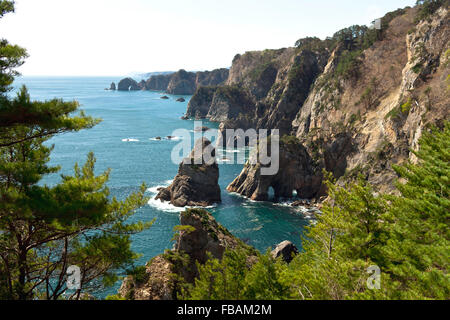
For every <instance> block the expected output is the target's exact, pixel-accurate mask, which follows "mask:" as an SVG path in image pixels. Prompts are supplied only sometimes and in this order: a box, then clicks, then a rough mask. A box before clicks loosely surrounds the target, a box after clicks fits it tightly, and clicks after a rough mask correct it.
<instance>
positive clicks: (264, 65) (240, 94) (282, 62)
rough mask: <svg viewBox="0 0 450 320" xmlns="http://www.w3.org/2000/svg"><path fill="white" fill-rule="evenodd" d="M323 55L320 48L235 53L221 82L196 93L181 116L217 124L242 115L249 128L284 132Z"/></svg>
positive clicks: (324, 58)
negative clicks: (220, 84)
mask: <svg viewBox="0 0 450 320" xmlns="http://www.w3.org/2000/svg"><path fill="white" fill-rule="evenodd" d="M328 56H329V52H328V51H326V50H324V51H320V52H312V51H310V50H298V49H294V48H288V49H280V50H265V51H261V52H257V51H252V52H247V53H245V54H244V55H237V56H236V57H235V58H234V60H233V65H232V67H231V69H230V72H229V77H228V80H227V81H226V84H225V85H223V86H219V88H218V89H216V90H215V91H214V90H213V89H209V90H208V91H206V90H203V91H202V90H197V92H196V93H195V94H194V96H193V97H192V100H191V101H192V102H191V103H190V105H189V107H188V112H187V114H188V116H189V117H196V118H206V119H208V120H210V121H218V122H223V121H233V120H235V119H236V118H238V116H239V117H247V118H249V119H252V121H253V123H252V125H251V127H253V128H255V129H259V128H271V129H279V130H281V133H282V134H287V133H290V130H291V128H292V124H291V123H292V120H293V119H294V117H295V115H296V114H297V112H298V108H299V105H301V104H302V103H303V101H304V100H305V99H306V97H307V96H308V93H309V90H310V87H311V85H312V84H313V82H314V80H315V79H316V77H317V76H318V75H319V74H320V73H321V72H322V70H323V68H324V67H325V65H326V62H327V59H328ZM208 105H209V106H208ZM207 109H208V111H207V112H206V110H207ZM235 128H237V127H235Z"/></svg>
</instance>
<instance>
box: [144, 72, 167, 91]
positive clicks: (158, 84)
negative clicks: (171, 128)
mask: <svg viewBox="0 0 450 320" xmlns="http://www.w3.org/2000/svg"><path fill="white" fill-rule="evenodd" d="M171 78H172V74H161V75H154V76H151V77H150V79H148V80H147V82H146V83H145V89H146V90H155V91H166V89H167V86H168V85H169V82H170V79H171Z"/></svg>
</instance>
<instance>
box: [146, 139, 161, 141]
mask: <svg viewBox="0 0 450 320" xmlns="http://www.w3.org/2000/svg"><path fill="white" fill-rule="evenodd" d="M148 140H151V141H161V140H162V139H156V138H150V139H148Z"/></svg>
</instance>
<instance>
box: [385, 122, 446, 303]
mask: <svg viewBox="0 0 450 320" xmlns="http://www.w3.org/2000/svg"><path fill="white" fill-rule="evenodd" d="M419 144H420V149H419V151H413V153H414V154H415V156H416V157H417V158H418V163H417V164H413V163H411V162H408V163H406V164H404V165H402V166H395V167H394V169H395V171H396V172H397V173H398V175H399V176H400V177H401V178H402V180H400V181H401V182H399V183H397V189H398V190H399V191H400V193H401V196H399V197H392V198H391V202H392V205H391V210H390V222H391V223H389V224H388V227H389V232H390V233H389V235H390V238H389V242H388V245H387V246H386V247H385V248H384V252H383V254H384V255H385V256H386V257H387V261H388V262H389V263H388V266H389V272H390V273H392V280H393V284H392V285H393V286H394V288H393V290H394V292H393V297H396V298H408V299H448V298H449V297H450V278H449V276H448V267H449V257H450V241H449V239H450V228H449V221H450V199H449V194H450V166H449V164H450V123H449V122H447V123H446V124H445V126H444V129H443V130H437V129H436V128H434V129H433V130H431V131H430V132H426V133H424V135H423V137H422V138H421V140H420V143H419Z"/></svg>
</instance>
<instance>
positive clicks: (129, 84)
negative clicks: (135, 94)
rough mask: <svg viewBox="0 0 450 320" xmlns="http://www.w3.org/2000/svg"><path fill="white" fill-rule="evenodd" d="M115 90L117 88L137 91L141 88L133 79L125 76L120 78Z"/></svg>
mask: <svg viewBox="0 0 450 320" xmlns="http://www.w3.org/2000/svg"><path fill="white" fill-rule="evenodd" d="M117 90H119V91H137V90H141V87H140V86H139V84H138V83H137V82H136V81H135V80H133V79H131V78H125V79H122V80H120V82H119V84H118V86H117Z"/></svg>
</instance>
